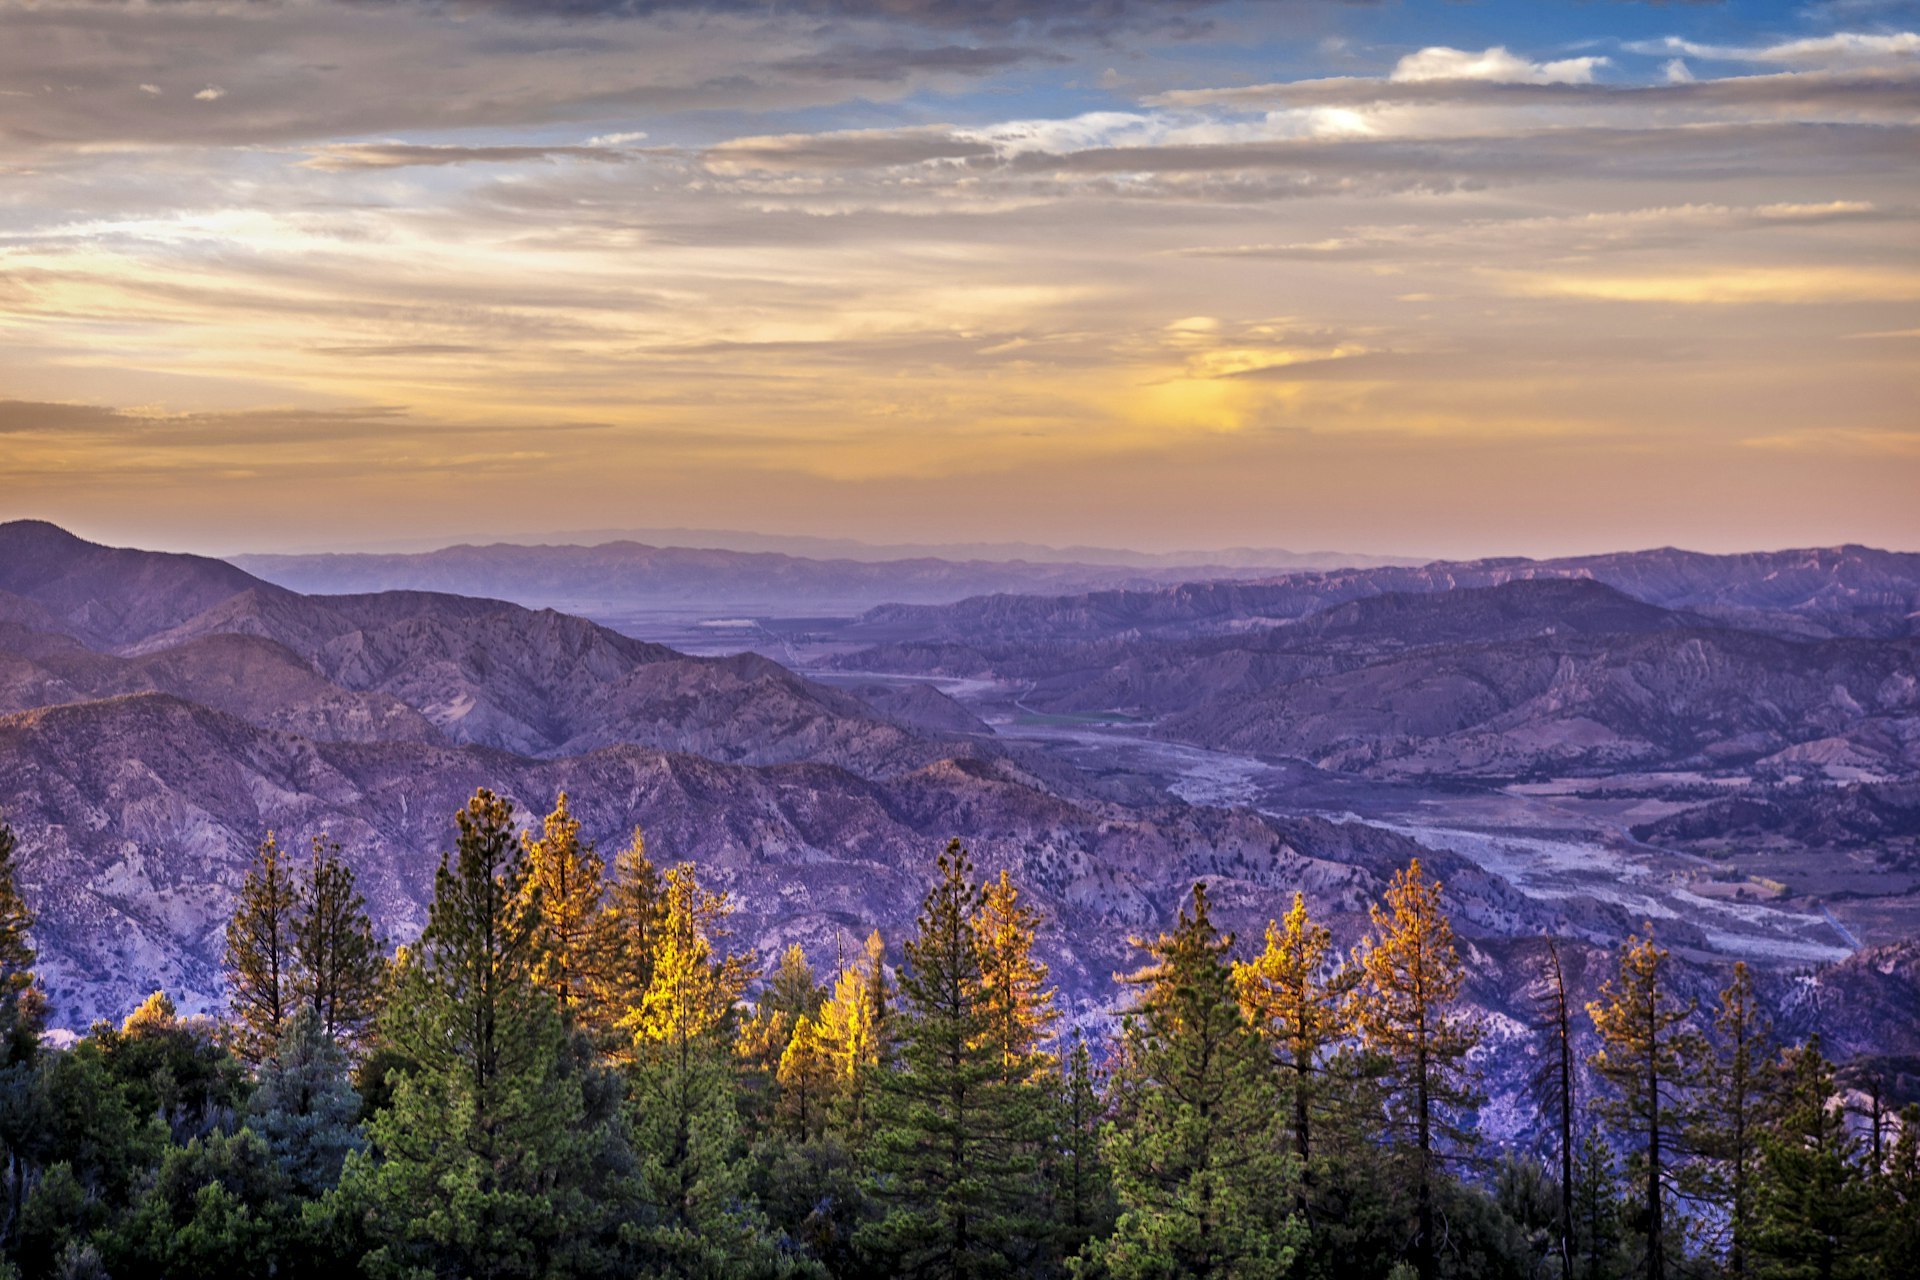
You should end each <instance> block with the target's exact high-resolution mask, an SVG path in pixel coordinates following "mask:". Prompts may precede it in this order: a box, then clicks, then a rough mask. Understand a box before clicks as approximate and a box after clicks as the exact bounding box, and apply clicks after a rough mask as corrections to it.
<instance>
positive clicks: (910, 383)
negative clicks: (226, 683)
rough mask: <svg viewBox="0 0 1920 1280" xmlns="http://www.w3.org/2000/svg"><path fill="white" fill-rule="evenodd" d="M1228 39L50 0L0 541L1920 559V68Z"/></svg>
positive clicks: (1816, 47) (1528, 44)
mask: <svg viewBox="0 0 1920 1280" xmlns="http://www.w3.org/2000/svg"><path fill="white" fill-rule="evenodd" d="M1072 8H1073V6H1071V5H1069V6H1065V9H1072ZM1186 8H1189V9H1191V10H1192V12H1193V13H1194V14H1204V15H1205V16H1206V23H1205V24H1203V25H1201V26H1193V25H1191V24H1189V26H1186V27H1180V28H1178V29H1176V28H1174V27H1171V26H1168V25H1166V24H1165V23H1163V22H1162V21H1161V19H1162V18H1164V16H1165V13H1164V11H1161V12H1156V13H1155V14H1154V15H1153V16H1152V17H1151V18H1148V17H1138V18H1137V19H1132V20H1129V19H1127V18H1125V17H1124V11H1126V10H1127V7H1126V6H1117V7H1115V6H1107V7H1105V8H1102V9H1100V10H1099V11H1100V12H1102V13H1108V12H1109V11H1111V12H1114V13H1122V14H1123V16H1122V17H1118V18H1113V19H1112V22H1113V24H1114V25H1113V26H1112V27H1111V29H1103V30H1089V29H1087V28H1086V26H1085V24H1084V23H1083V24H1082V25H1081V26H1068V25H1058V24H1056V25H1054V26H1048V25H1047V24H1048V22H1050V21H1053V19H1052V18H1050V17H1048V16H1047V15H1048V14H1049V13H1050V12H1052V11H1050V10H1047V9H1046V8H1045V7H1044V6H1043V7H1040V8H1037V9H1035V10H1034V11H1033V12H1032V13H1026V14H1025V16H1020V15H1021V14H1022V13H1023V12H1024V11H1022V10H1021V7H1020V6H1019V5H1014V6H1012V7H1011V8H1009V9H1008V11H1007V12H1009V13H1013V14H1014V15H1015V17H1014V18H1012V19H1009V20H1008V22H1007V23H1006V24H1005V25H1004V26H1001V27H993V26H987V25H982V23H981V22H976V21H962V20H960V19H956V18H954V17H953V16H952V11H951V10H948V9H945V8H941V7H938V6H931V5H930V6H928V7H927V8H926V9H925V10H924V11H922V10H919V9H916V7H915V6H914V5H899V6H893V7H888V6H870V5H862V4H858V3H848V4H846V5H844V6H838V7H836V6H835V5H832V4H829V5H826V6H825V7H824V9H823V10H817V11H815V12H813V13H812V14H811V16H808V17H806V18H805V19H804V20H802V19H800V18H782V17H779V16H773V17H769V16H766V15H764V14H762V13H759V12H757V11H756V10H755V9H754V7H753V6H741V7H740V8H739V9H734V8H731V7H729V6H725V5H720V6H713V7H711V8H707V9H700V10H689V9H684V8H683V7H680V6H673V5H663V6H660V9H659V11H658V12H655V13H653V14H651V15H650V16H648V17H644V18H639V17H632V16H630V15H629V16H608V17H602V18H592V19H588V18H580V19H575V20H572V21H568V22H560V21H556V20H554V19H551V18H546V17H541V16H538V15H537V14H530V13H529V12H528V11H527V10H526V9H524V8H521V7H518V6H515V5H511V4H502V5H499V6H489V5H476V6H473V7H471V8H468V9H461V10H449V9H444V8H425V7H415V6H412V5H408V4H404V3H401V4H396V5H393V6H382V7H371V6H361V5H343V4H336V3H331V2H330V0H279V2H276V3H272V4H264V5H234V4H229V3H226V2H225V0H180V2H179V3H177V4H169V5H166V6H152V7H133V8H129V7H125V6H120V5H107V4H95V3H91V2H90V0H50V2H48V3H37V4H31V5H23V4H18V3H16V0H0V23H4V24H5V26H6V29H7V31H8V33H9V36H10V38H9V39H8V40H6V41H4V42H0V332H3V333H4V338H5V341H4V343H3V344H0V495H4V496H0V516H14V515H37V516H42V517H45V518H50V519H55V520H59V521H62V522H64V523H67V524H69V525H71V526H72V527H74V528H76V529H78V530H79V531H81V532H83V533H88V534H90V535H93V536H99V537H106V538H110V539H113V540H117V541H127V542H137V543H143V544H146V545H156V546H178V547H190V548H195V549H204V550H216V551H234V550H242V549H257V550H271V549H285V548H301V547H325V546H337V545H351V544H366V543H372V542H377V541H379V540H381V539H383V538H399V537H420V536H424V537H435V536H446V537H449V538H451V537H472V536H476V535H485V534H487V533H501V534H512V533H530V532H539V531H543V530H557V529H580V528H617V527H623V526H665V525H684V526H693V527H712V528H753V529H760V530H765V531H772V532H792V533H808V534H821V535H830V536H852V537H862V538H868V539H872V540H882V541H908V540H911V541H923V542H924V541H936V542H937V541H943V540H953V541H960V540H981V539H996V540H1000V539H1026V540H1032V541H1046V542H1054V543H1095V544H1105V545H1128V546H1134V547H1139V548H1142V549H1156V550H1158V549H1171V548H1181V547H1218V546H1228V545H1261V546H1289V547H1294V548H1296V549H1319V548H1328V547H1336V548H1339V549H1343V550H1352V551H1365V552H1379V553H1395V554H1416V555H1435V556H1440V555H1453V556H1458V555H1475V554H1493V553H1505V552H1519V553H1530V554H1552V553H1560V552H1568V551H1582V550H1599V549H1608V548H1622V547H1638V546H1649V545H1658V544H1664V543H1675V544H1681V545H1686V546H1691V547H1697V548H1700V549H1706V550H1731V549H1738V548H1752V547H1777V546H1786V545H1799V544H1810V543H1818V544H1827V543H1834V542H1840V541H1860V542H1869V543H1874V544H1878V545H1883V546H1894V547H1903V548H1915V547H1920V415H1916V412H1915V405H1916V403H1920V397H1916V390H1920V388H1916V377H1915V372H1916V368H1917V367H1920V362H1917V361H1916V355H1917V354H1920V252H1916V251H1917V250H1920V239H1917V238H1916V235H1915V216H1916V210H1917V209H1920V165H1915V164H1914V163H1913V158H1914V157H1915V156H1916V155H1920V128H1917V127H1916V126H1920V37H1917V36H1915V35H1913V34H1912V33H1910V32H1907V31H1904V30H1901V29H1900V28H1899V27H1898V26H1897V25H1893V26H1888V25H1885V24H1882V25H1881V26H1878V27H1861V28H1856V27H1846V26H1843V25H1842V23H1843V18H1844V15H1843V14H1840V13H1839V11H1834V13H1832V14H1829V16H1828V17H1827V18H1826V19H1824V20H1822V19H1818V18H1817V17H1808V16H1806V15H1807V13H1808V12H1812V10H1803V9H1795V10H1791V11H1789V10H1787V9H1784V8H1783V9H1780V10H1779V11H1777V12H1776V11H1775V10H1774V9H1773V8H1771V7H1767V6H1758V7H1756V8H1755V9H1754V10H1752V11H1749V12H1747V13H1745V14H1744V15H1743V14H1742V13H1740V12H1739V11H1738V7H1737V6H1736V7H1734V9H1733V10H1728V11H1723V12H1721V13H1720V14H1719V15H1718V16H1717V17H1714V16H1713V15H1707V16H1699V15H1694V14H1690V13H1689V14H1681V13H1678V12H1674V11H1666V10H1662V11H1659V12H1640V11H1639V7H1635V6H1568V7H1567V9H1566V15H1565V16H1562V17H1559V18H1556V20H1555V22H1554V23H1552V24H1543V23H1542V22H1540V21H1538V20H1536V19H1533V18H1529V17H1527V16H1526V15H1525V10H1524V9H1522V8H1518V7H1515V6H1500V5H1495V6H1492V7H1491V8H1489V9H1486V10H1484V11H1476V12H1473V13H1468V12H1467V11H1466V10H1464V9H1462V7H1460V6H1451V5H1442V6H1432V7H1431V8H1429V7H1425V6H1419V5H1409V6H1406V7H1405V8H1404V9H1400V8H1396V9H1395V11H1394V13H1392V14H1385V15H1381V14H1373V15H1359V16H1355V15H1352V14H1349V13H1346V12H1343V11H1342V7H1341V6H1321V7H1316V6H1315V5H1313V4H1310V3H1308V4H1302V5H1299V6H1260V5H1241V6H1234V5H1220V6H1207V5H1204V4H1196V5H1191V6H1186ZM1814 8H1815V9H1818V8H1819V7H1818V6H1815V7H1814ZM716 9H717V10H718V11H715V10H716ZM1628 9H1634V10H1635V12H1633V13H1632V14H1631V15H1627V16H1622V15H1623V13H1624V11H1626V10H1628ZM1062 11H1064V10H1062ZM1283 11H1284V12H1283ZM822 12H824V13H825V14H826V16H825V17H822V16H821V13H822ZM1089 21H1090V19H1089ZM1194 21H1195V22H1198V21H1199V19H1197V18H1196V19H1195V20H1194ZM1822 21H1824V24H1825V25H1821V23H1822ZM1503 22H1508V23H1510V24H1511V30H1510V31H1509V30H1504V29H1503V28H1502V27H1501V23H1503ZM1683 24H1694V25H1695V26H1697V27H1698V28H1699V29H1698V30H1697V31H1696V30H1694V27H1690V26H1683ZM1796 24H1797V25H1796Z"/></svg>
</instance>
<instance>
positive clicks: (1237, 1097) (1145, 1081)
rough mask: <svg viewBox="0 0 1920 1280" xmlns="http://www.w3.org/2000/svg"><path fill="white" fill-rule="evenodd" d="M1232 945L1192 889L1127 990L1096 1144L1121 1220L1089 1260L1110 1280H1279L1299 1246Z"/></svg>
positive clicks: (1281, 1149)
mask: <svg viewBox="0 0 1920 1280" xmlns="http://www.w3.org/2000/svg"><path fill="white" fill-rule="evenodd" d="M1232 943H1233V939H1232V937H1231V936H1226V937H1223V936H1221V935H1220V933H1218V932H1217V931H1216V930H1215V929H1214V927H1213V921H1212V919H1211V918H1210V917H1209V915H1208V905H1207V891H1206V886H1205V885H1203V884H1196V885H1195V886H1194V887H1193V906H1192V910H1191V911H1187V910H1182V911H1181V913H1180V917H1179V921H1178V923H1177V924H1176V925H1175V927H1174V930H1173V932H1172V933H1169V934H1162V935H1161V936H1160V937H1159V938H1158V939H1156V940H1155V941H1152V942H1143V943H1141V944H1140V945H1141V946H1142V947H1144V948H1145V949H1146V950H1147V952H1148V953H1149V954H1150V955H1151V956H1152V963H1151V964H1150V965H1148V966H1147V967H1146V968H1144V969H1142V970H1140V971H1139V972H1137V973H1135V974H1133V975H1132V976H1131V977H1130V978H1129V979H1128V981H1129V982H1130V983H1132V984H1133V985H1134V986H1135V987H1137V988H1138V990H1139V994H1138V996H1137V998H1136V1004H1135V1007H1134V1008H1133V1009H1132V1010H1131V1011H1130V1012H1129V1013H1128V1014H1127V1015H1126V1016H1125V1018H1124V1019H1123V1021H1122V1024H1121V1042H1120V1045H1119V1049H1118V1052H1117V1054H1116V1059H1117V1060H1116V1062H1115V1065H1114V1068H1113V1077H1112V1103H1111V1105H1112V1111H1113V1119H1112V1120H1111V1121H1110V1122H1109V1123H1108V1125H1107V1127H1106V1129H1105V1143H1104V1154H1105V1156H1106V1159H1107V1163H1108V1165H1109V1167H1110V1168H1111V1169H1112V1171H1113V1174H1112V1176H1113V1188H1114V1194H1115V1198H1116V1199H1117V1201H1118V1203H1119V1207H1120V1215H1119V1219H1118V1221H1117V1222H1116V1223H1115V1225H1114V1230H1113V1234H1112V1236H1111V1237H1109V1238H1108V1239H1106V1240H1104V1241H1102V1240H1096V1241H1094V1242H1093V1243H1092V1244H1091V1246H1090V1247H1089V1250H1088V1255H1089V1256H1088V1262H1089V1263H1091V1264H1092V1266H1094V1267H1098V1268H1104V1269H1105V1270H1106V1272H1107V1273H1109V1274H1111V1275H1113V1276H1115V1277H1118V1278H1119V1280H1136V1278H1138V1280H1146V1278H1148V1277H1153V1278H1155V1280H1158V1278H1160V1277H1171V1276H1208V1277H1232V1278H1233V1280H1258V1278H1262V1277H1275V1276H1281V1275H1284V1274H1286V1273H1287V1270H1288V1268H1289V1267H1290V1266H1291V1265H1292V1263H1293V1261H1294V1258H1295V1255H1296V1253H1297V1252H1298V1250H1299V1248H1300V1246H1301V1245H1302V1243H1303V1242H1304V1239H1305V1235H1306V1230H1305V1225H1304V1224H1303V1223H1302V1222H1301V1221H1300V1220H1299V1219H1298V1218H1297V1217H1295V1216H1293V1215H1291V1213H1290V1212H1289V1211H1290V1209H1291V1207H1292V1204H1293V1190H1294V1187H1293V1183H1294V1179H1295V1177H1296V1176H1297V1175H1296V1170H1295V1165H1294V1161H1293V1157H1292V1155H1291V1154H1290V1153H1289V1152H1288V1150H1287V1142H1286V1138H1285V1136H1284V1135H1285V1130H1284V1128H1283V1125H1284V1121H1283V1119H1282V1116H1281V1108H1280V1106H1279V1102H1280V1099H1279V1094H1278V1091H1277V1089H1276V1087H1275V1083H1274V1073H1273V1071H1272V1069H1271V1067H1270V1066H1269V1063H1268V1055H1267V1052H1266V1048H1265V1046H1264V1045H1263V1044H1262V1043H1261V1041H1260V1038H1259V1037H1258V1036H1257V1035H1256V1034H1255V1033H1254V1031H1253V1029H1252V1028H1250V1027H1248V1026H1247V1023H1246V1019H1245V1018H1244V1017H1243V1016H1242V1015H1241V1012H1240V1004H1239V1000H1238V998H1237V996H1236V993H1235V991H1234V981H1233V971H1232V969H1231V968H1230V967H1229V964H1228V961H1227V952H1228V950H1229V948H1230V947H1231V946H1232Z"/></svg>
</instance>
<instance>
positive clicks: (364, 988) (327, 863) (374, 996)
mask: <svg viewBox="0 0 1920 1280" xmlns="http://www.w3.org/2000/svg"><path fill="white" fill-rule="evenodd" d="M298 895H299V910H298V912H297V913H296V915H295V920H294V928H293V954H294V960H295V966H294V976H293V990H294V994H295V996H296V997H297V999H298V1000H299V1001H300V1002H302V1003H304V1004H306V1005H307V1006H308V1007H309V1008H311V1009H312V1010H313V1011H314V1013H315V1015H316V1016H317V1017H318V1018H319V1020H320V1031H321V1033H322V1034H323V1035H325V1036H326V1037H327V1038H328V1039H329V1040H331V1041H333V1042H334V1043H335V1044H337V1045H340V1046H342V1047H343V1048H353V1047H356V1046H358V1045H359V1044H360V1043H361V1042H362V1040H363V1039H364V1038H365V1036H366V1033H367V1031H368V1029H369V1028H370V1026H371V1025H372V1023H373V1019H374V1015H375V1014H376V1013H377V1012H378V1009H379V1003H380V995H381V992H382V991H383V990H384V989H385V987H386V982H387V962H386V958H385V957H384V956H383V955H382V954H381V952H380V943H379V941H378V940H377V939H376V938H375V936H374V932H373V919H372V917H370V916H369V915H368V914H367V901H366V899H365V898H363V897H361V896H360V892H359V890H358V889H357V888H356V887H355V877H354V873H353V868H352V867H350V866H348V865H347V864H346V862H345V861H344V860H343V859H342V858H341V857H340V846H339V844H338V843H336V842H334V841H332V840H329V839H327V838H326V837H324V836H316V837H314V841H313V862H312V865H311V866H310V868H309V870H308V872H307V875H306V878H305V880H304V881H303V882H302V883H301V884H300V885H299V887H298Z"/></svg>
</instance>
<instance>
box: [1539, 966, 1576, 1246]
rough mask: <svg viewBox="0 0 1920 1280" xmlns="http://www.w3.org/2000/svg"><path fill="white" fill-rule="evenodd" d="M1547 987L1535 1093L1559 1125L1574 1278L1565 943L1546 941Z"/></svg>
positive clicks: (1563, 1215) (1562, 1239) (1565, 1227)
mask: <svg viewBox="0 0 1920 1280" xmlns="http://www.w3.org/2000/svg"><path fill="white" fill-rule="evenodd" d="M1546 943H1547V954H1546V968H1545V972H1544V974H1543V975H1542V976H1543V977H1544V978H1545V980H1546V981H1545V989H1544V990H1543V991H1542V992H1541V994H1540V997H1539V999H1538V1001H1537V1005H1538V1008H1539V1011H1540V1017H1539V1023H1538V1026H1539V1030H1540V1031H1541V1032H1542V1033H1543V1035H1544V1036H1545V1038H1546V1052H1545V1053H1544V1054H1543V1055H1541V1060H1540V1069H1539V1071H1538V1072H1537V1073H1536V1074H1535V1076H1534V1080H1533V1093H1534V1098H1535V1100H1536V1102H1537V1103H1538V1105H1539V1108H1540V1115H1541V1118H1542V1119H1544V1120H1546V1121H1547V1122H1548V1123H1549V1124H1551V1125H1552V1126H1553V1135H1554V1145H1555V1147H1556V1149H1557V1150H1558V1153H1559V1157H1560V1187H1559V1192H1560V1195H1559V1199H1560V1219H1559V1224H1558V1227H1559V1230H1558V1236H1559V1244H1558V1248H1557V1249H1556V1252H1558V1254H1559V1255H1560V1274H1561V1277H1562V1280H1573V1162H1574V1141H1573V1127H1574V1097H1573V1092H1574V1080H1575V1065H1574V1064H1575V1060H1576V1059H1575V1053H1574V1044H1573V1006H1572V1003H1571V1002H1570V1001H1569V1000H1568V999H1567V975H1566V972H1565V970H1563V969H1562V968H1561V967H1560V946H1559V944H1558V943H1556V942H1555V941H1554V940H1553V939H1552V938H1548V939H1547V940H1546Z"/></svg>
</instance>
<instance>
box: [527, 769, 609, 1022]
mask: <svg viewBox="0 0 1920 1280" xmlns="http://www.w3.org/2000/svg"><path fill="white" fill-rule="evenodd" d="M525 840H526V847H527V878H526V886H525V889H524V892H525V894H526V895H527V897H528V899H529V900H537V901H538V902H539V904H540V939H539V959H538V961H537V962H536V964H535V966H534V981H535V982H536V983H537V984H538V985H539V986H541V987H543V988H545V989H546V990H547V991H549V992H551V993H553V996H554V998H555V999H556V1000H558V1001H559V1002H560V1006H561V1007H562V1008H563V1009H572V1008H575V1007H577V1006H579V1005H581V1004H583V1003H584V1002H585V1001H586V1000H587V999H588V998H589V996H590V993H591V991H592V990H593V987H594V984H595V983H596V982H597V981H599V978H600V971H601V969H602V968H603V965H602V963H601V959H602V950H603V947H604V945H605V942H606V937H605V931H604V929H603V928H602V926H601V923H600V915H601V905H602V899H603V898H604V897H605V895H606V863H605V862H604V861H603V860H602V859H601V857H600V855H599V854H598V853H596V852H595V851H594V848H593V845H592V844H590V843H583V842H582V841H581V839H580V821H579V819H577V818H575V817H574V816H573V814H572V812H571V811H570V810H569V809H568V807H567V793H566V792H564V791H562V792H561V793H560V795H559V798H558V799H557V800H556V801H555V802H554V806H553V812H551V813H549V814H548V815H547V817H546V821H545V822H544V823H543V824H542V827H541V832H540V834H539V835H538V836H535V835H534V834H533V833H532V832H528V833H527V835H526V837H525Z"/></svg>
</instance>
